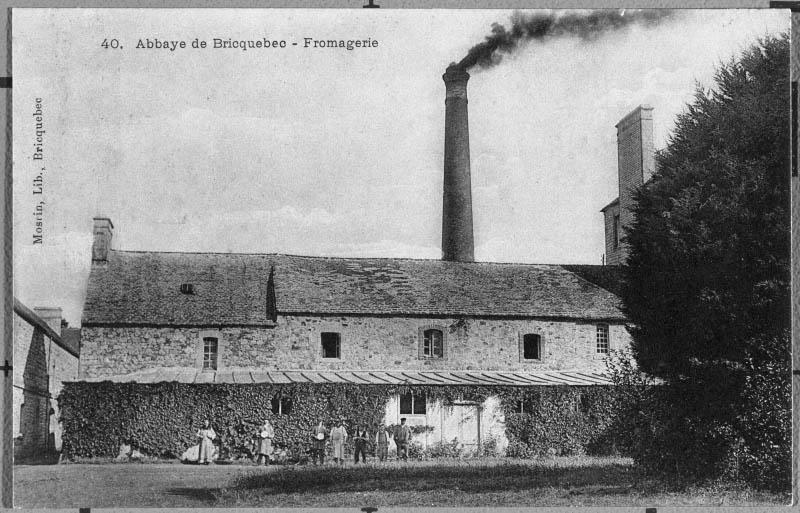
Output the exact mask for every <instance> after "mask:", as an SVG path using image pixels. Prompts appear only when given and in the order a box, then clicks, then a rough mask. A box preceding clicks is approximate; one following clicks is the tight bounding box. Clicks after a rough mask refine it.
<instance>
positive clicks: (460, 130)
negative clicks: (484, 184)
mask: <svg viewBox="0 0 800 513" xmlns="http://www.w3.org/2000/svg"><path fill="white" fill-rule="evenodd" d="M442 79H443V80H444V83H445V101H444V103H445V121H444V195H443V196H444V200H443V205H442V258H443V259H444V260H449V261H456V262H472V261H474V260H475V256H474V240H473V236H472V186H471V179H470V169H469V164H470V162H469V120H468V118H467V80H469V73H467V72H466V70H464V69H463V68H461V67H458V66H457V65H455V64H451V65H450V66H448V68H447V70H446V71H445V73H444V75H442Z"/></svg>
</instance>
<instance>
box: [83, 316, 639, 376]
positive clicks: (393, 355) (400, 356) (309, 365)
mask: <svg viewBox="0 0 800 513" xmlns="http://www.w3.org/2000/svg"><path fill="white" fill-rule="evenodd" d="M596 326H597V324H596V323H594V322H581V321H571V322H568V321H550V320H534V319H528V320H519V319H509V320H503V319H480V318H469V317H462V318H456V317H447V318H414V317H406V318H401V317H396V318H392V317H369V316H342V317H322V316H279V317H278V322H277V324H276V326H275V327H272V328H268V327H264V328H250V327H248V328H236V327H225V328H220V329H217V330H214V329H209V328H181V327H122V326H121V327H109V326H95V327H84V328H82V335H81V337H82V339H81V340H82V342H81V343H82V348H81V366H80V368H81V377H85V378H94V377H102V376H113V375H124V374H128V373H132V372H137V371H141V370H143V369H147V368H152V367H183V368H199V367H200V366H201V365H202V356H201V355H202V337H204V336H209V335H211V336H217V337H219V339H220V340H219V370H237V369H262V370H288V369H314V370H348V369H349V370H353V369H359V370H367V369H369V370H436V369H441V370H473V369H482V370H517V371H536V370H581V369H583V370H603V369H604V364H603V359H602V356H601V355H598V354H597V353H596V329H597V328H596ZM426 328H437V329H441V330H442V331H443V332H444V333H445V344H446V349H445V355H446V357H445V358H444V359H425V358H423V357H420V351H419V344H420V343H421V340H420V339H421V333H422V331H423V330H424V329H426ZM323 332H336V333H340V335H341V355H340V356H341V358H338V359H332V358H323V356H322V346H321V341H320V339H321V333H323ZM526 333H536V334H539V335H540V336H541V339H542V347H543V350H542V352H543V358H542V360H541V361H535V362H533V361H520V337H521V335H524V334H526ZM215 334H216V335H215ZM609 334H610V339H611V349H624V348H627V347H628V346H629V343H630V337H629V335H628V332H627V330H626V329H625V327H624V326H623V325H622V324H621V323H612V324H610V325H609Z"/></svg>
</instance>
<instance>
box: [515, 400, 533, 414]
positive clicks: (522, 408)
mask: <svg viewBox="0 0 800 513" xmlns="http://www.w3.org/2000/svg"><path fill="white" fill-rule="evenodd" d="M514 411H515V412H516V413H533V411H534V407H533V401H531V400H530V399H525V400H519V401H517V405H516V408H514Z"/></svg>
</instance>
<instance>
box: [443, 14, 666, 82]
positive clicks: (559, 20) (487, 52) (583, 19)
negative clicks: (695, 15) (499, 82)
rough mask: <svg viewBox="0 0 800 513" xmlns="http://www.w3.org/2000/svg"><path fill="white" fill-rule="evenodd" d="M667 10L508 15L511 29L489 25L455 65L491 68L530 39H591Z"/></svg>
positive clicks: (655, 20) (645, 22) (658, 18)
mask: <svg viewBox="0 0 800 513" xmlns="http://www.w3.org/2000/svg"><path fill="white" fill-rule="evenodd" d="M675 15H676V11H673V10H669V9H636V10H625V9H623V10H605V9H603V10H596V11H591V12H588V13H587V12H580V13H577V12H567V13H564V12H550V13H537V14H526V13H520V12H515V13H514V14H512V15H511V28H508V29H507V28H506V27H505V26H503V25H500V24H499V23H493V24H492V33H491V34H490V35H488V36H486V40H485V41H483V42H482V43H479V44H477V45H475V46H473V47H472V49H470V51H469V52H468V53H467V56H466V57H464V58H463V59H461V61H460V62H459V63H458V64H457V66H458V67H459V68H462V69H469V68H472V67H475V66H479V67H481V68H490V67H492V66H496V65H497V64H499V63H500V62H501V61H502V60H503V57H504V56H506V55H509V54H512V53H514V52H515V51H517V50H518V49H519V48H520V47H521V46H522V45H524V44H525V43H527V42H530V41H537V40H544V39H547V38H556V37H564V36H572V37H577V38H580V39H582V40H584V41H594V40H596V39H597V38H599V37H600V36H602V35H603V34H605V33H608V32H613V31H616V30H620V29H623V28H625V27H628V26H631V25H637V24H638V25H642V26H654V25H657V24H659V23H661V22H662V21H665V20H667V19H668V18H671V17H674V16H675Z"/></svg>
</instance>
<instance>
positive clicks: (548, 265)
mask: <svg viewBox="0 0 800 513" xmlns="http://www.w3.org/2000/svg"><path fill="white" fill-rule="evenodd" d="M109 251H110V252H112V253H136V254H158V255H231V256H279V257H280V256H283V257H292V258H309V259H317V260H403V261H409V262H442V263H449V264H463V265H474V264H479V265H523V266H545V267H561V268H562V269H563V268H564V266H566V265H591V264H563V263H562V264H545V263H536V262H491V261H475V262H455V261H449V260H443V259H440V258H412V257H369V256H331V255H299V254H294V253H240V252H227V251H152V250H129V249H112V250H109ZM565 270H567V271H569V270H568V269H565ZM569 272H571V271H569Z"/></svg>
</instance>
